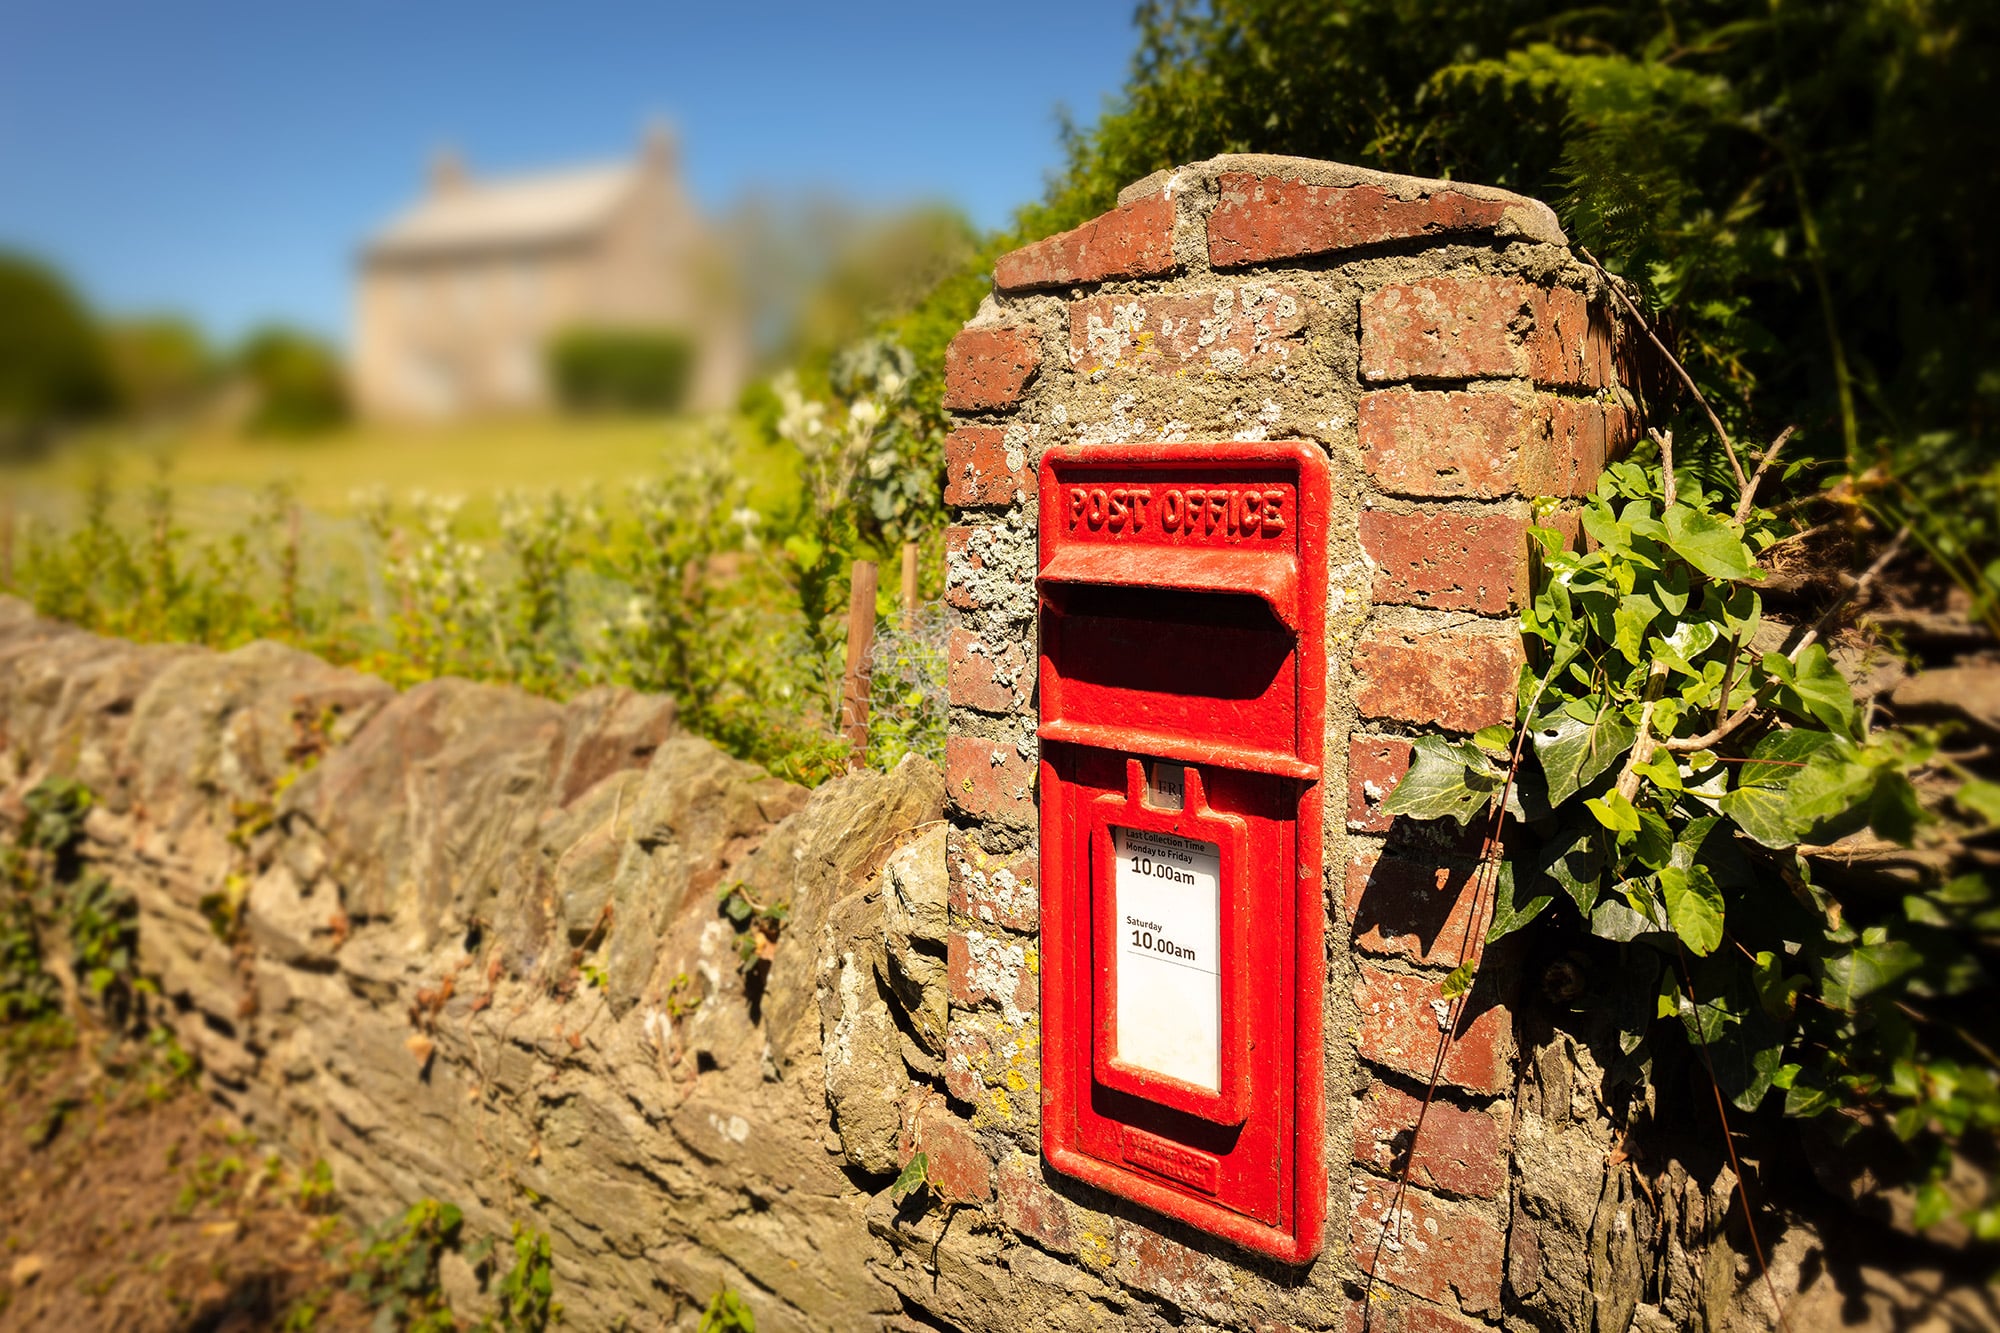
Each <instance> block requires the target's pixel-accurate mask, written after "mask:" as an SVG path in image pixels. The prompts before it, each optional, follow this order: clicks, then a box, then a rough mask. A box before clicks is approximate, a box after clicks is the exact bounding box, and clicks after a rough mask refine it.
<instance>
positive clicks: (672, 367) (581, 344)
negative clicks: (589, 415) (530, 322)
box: [547, 329, 695, 412]
mask: <svg viewBox="0 0 2000 1333" xmlns="http://www.w3.org/2000/svg"><path fill="white" fill-rule="evenodd" d="M547 354H548V363H549V381H550V383H552V384H554V385H555V390H556V398H557V399H558V401H560V402H561V403H562V405H563V408H564V409H565V410H566V411H570V412H678V411H680V409H681V405H682V404H683V403H684V402H685V401H686V400H687V391H688V381H689V378H690V377H691V376H692V374H693V371H694V355H695V347H694V342H693V340H692V339H690V338H688V337H687V336H686V335H684V334H679V333H674V332H671V331H668V330H660V329H570V330H568V331H567V332H564V333H561V334H558V335H557V336H556V337H555V338H554V339H552V340H551V341H550V343H549V346H548V353H547Z"/></svg>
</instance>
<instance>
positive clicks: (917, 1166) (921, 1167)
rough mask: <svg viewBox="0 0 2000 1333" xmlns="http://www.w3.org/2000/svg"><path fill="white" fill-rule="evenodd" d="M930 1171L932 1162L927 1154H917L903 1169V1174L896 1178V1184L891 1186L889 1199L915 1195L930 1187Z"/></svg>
mask: <svg viewBox="0 0 2000 1333" xmlns="http://www.w3.org/2000/svg"><path fill="white" fill-rule="evenodd" d="M930 1169H931V1162H930V1157H929V1156H928V1155H927V1154H924V1153H917V1154H915V1155H914V1156H912V1157H911V1158H910V1164H909V1165H908V1166H906V1167H904V1168H903V1173H902V1174H901V1175H899V1176H897V1177H896V1180H895V1183H894V1184H892V1185H890V1186H889V1197H890V1198H891V1199H896V1198H900V1197H902V1196H903V1195H905V1194H914V1193H915V1192H916V1191H918V1190H920V1189H922V1188H923V1187H924V1186H926V1185H928V1184H929V1183H930Z"/></svg>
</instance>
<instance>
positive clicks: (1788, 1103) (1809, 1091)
mask: <svg viewBox="0 0 2000 1333" xmlns="http://www.w3.org/2000/svg"><path fill="white" fill-rule="evenodd" d="M1839 1105H1840V1098H1839V1097H1837V1096H1835V1095H1834V1092H1833V1089H1831V1088H1829V1087H1827V1086H1826V1084H1824V1083H1822V1082H1821V1081H1820V1080H1819V1078H1818V1076H1816V1075H1813V1074H1802V1075H1800V1076H1799V1077H1798V1078H1795V1079H1793V1080H1792V1086H1791V1087H1790V1088H1789V1089H1787V1090H1786V1092H1785V1114H1786V1115H1788V1116H1795V1117H1797V1118H1799V1119H1801V1120H1809V1119H1811V1118H1812V1117H1813V1116H1816V1115H1819V1114H1821V1113H1822V1112H1825V1111H1831V1110H1833V1109H1834V1108H1835V1107H1837V1106H1839Z"/></svg>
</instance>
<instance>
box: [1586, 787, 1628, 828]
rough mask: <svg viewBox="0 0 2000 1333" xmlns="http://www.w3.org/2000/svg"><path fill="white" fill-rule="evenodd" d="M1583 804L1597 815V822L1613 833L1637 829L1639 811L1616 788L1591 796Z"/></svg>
mask: <svg viewBox="0 0 2000 1333" xmlns="http://www.w3.org/2000/svg"><path fill="white" fill-rule="evenodd" d="M1583 804H1584V808H1585V809H1587V810H1589V811H1590V813H1591V814H1593V815H1596V816H1597V822H1598V823H1600V824H1602V825H1604V827H1606V828H1608V829H1610V830H1611V831H1612V832H1614V833H1616V832H1620V831H1623V832H1626V833H1637V832H1638V831H1639V812H1638V811H1637V810H1636V809H1634V808H1633V806H1632V803H1631V802H1630V801H1628V800H1626V799H1625V797H1624V796H1623V795H1622V794H1621V793H1619V792H1618V791H1616V790H1612V791H1608V792H1605V793H1604V795H1602V796H1593V797H1591V798H1590V799H1589V800H1587V801H1585V802H1584V803H1583Z"/></svg>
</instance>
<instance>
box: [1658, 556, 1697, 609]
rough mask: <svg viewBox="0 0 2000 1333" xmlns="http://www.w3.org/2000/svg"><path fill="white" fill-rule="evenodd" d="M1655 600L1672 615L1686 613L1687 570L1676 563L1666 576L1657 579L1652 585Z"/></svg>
mask: <svg viewBox="0 0 2000 1333" xmlns="http://www.w3.org/2000/svg"><path fill="white" fill-rule="evenodd" d="M1651 591H1652V595H1653V600H1654V601H1656V602H1658V603H1659V604H1660V608H1661V609H1662V610H1664V611H1665V612H1666V613H1667V614H1668V615H1670V616H1679V615H1684V614H1686V612H1687V607H1688V576H1687V571H1686V570H1685V569H1682V568H1681V567H1680V566H1678V565H1676V566H1674V567H1673V568H1672V569H1670V570H1668V571H1667V573H1666V577H1664V578H1660V579H1655V580H1654V581H1653V587H1652V590H1651Z"/></svg>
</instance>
